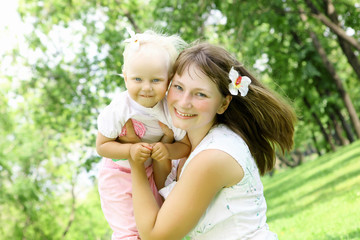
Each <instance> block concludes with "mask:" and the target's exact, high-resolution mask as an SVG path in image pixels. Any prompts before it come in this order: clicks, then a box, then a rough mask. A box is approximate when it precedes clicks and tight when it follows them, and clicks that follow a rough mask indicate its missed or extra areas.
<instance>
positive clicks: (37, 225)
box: [0, 0, 360, 239]
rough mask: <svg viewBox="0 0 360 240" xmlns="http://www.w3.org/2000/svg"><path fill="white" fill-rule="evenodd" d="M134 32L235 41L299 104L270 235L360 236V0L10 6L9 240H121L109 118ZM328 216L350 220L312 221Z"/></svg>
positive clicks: (38, 1) (26, 1) (4, 3)
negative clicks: (108, 203)
mask: <svg viewBox="0 0 360 240" xmlns="http://www.w3.org/2000/svg"><path fill="white" fill-rule="evenodd" d="M126 27H130V28H132V29H133V30H134V31H135V32H143V31H145V30H147V29H153V30H157V31H162V32H164V33H168V34H174V33H177V34H179V35H180V36H181V37H182V38H183V39H185V40H186V41H187V42H189V43H190V42H192V41H195V40H198V39H200V40H203V41H208V42H211V43H214V44H218V45H220V46H223V47H224V48H226V49H227V50H228V51H230V52H231V53H233V54H234V55H235V56H236V57H237V58H238V60H239V61H241V62H243V63H244V65H245V66H246V67H248V68H249V69H251V70H252V72H253V73H254V74H255V75H256V76H257V77H258V78H259V79H261V80H262V81H263V82H264V83H265V84H267V85H268V86H270V87H271V88H272V89H274V90H275V91H276V92H278V93H279V94H280V95H282V96H285V97H287V98H288V99H289V100H290V101H291V102H292V104H293V105H294V107H295V108H296V111H297V114H298V122H297V126H296V134H295V146H294V149H293V151H292V152H290V153H287V154H286V155H284V156H282V155H281V154H279V155H278V156H277V157H278V159H277V165H276V169H275V170H274V171H272V172H271V173H270V174H268V175H267V176H265V177H264V178H263V181H264V186H265V196H266V197H267V200H268V205H269V213H268V217H269V219H268V220H269V225H270V228H271V229H272V230H274V231H275V232H277V233H278V235H279V237H280V239H360V223H359V222H360V221H359V219H360V212H359V210H355V209H356V208H357V209H359V208H360V201H359V198H360V187H359V185H360V184H359V182H360V177H359V175H360V163H359V160H360V150H358V149H359V148H360V141H359V139H360V121H359V114H360V62H359V60H360V56H359V53H360V2H359V1H358V0H337V1H332V0H273V1H265V0H259V1H250V0H221V1H220V0H209V1H205V0H198V1H185V0H153V1H150V0H11V1H10V0H0V136H1V138H0V212H1V214H0V239H110V236H111V231H110V229H109V227H108V225H107V223H106V221H105V219H104V217H103V215H102V212H101V209H100V202H99V197H98V193H97V185H96V184H97V181H96V175H97V170H98V164H99V161H100V157H99V156H98V155H97V153H96V151H95V137H96V133H97V130H96V119H97V115H98V114H99V112H100V111H101V109H102V108H103V107H104V106H105V105H106V104H108V103H109V102H110V100H111V98H112V97H113V96H114V94H116V93H119V92H121V91H123V90H124V82H123V79H122V78H121V77H119V76H118V75H117V74H119V73H121V68H122V60H123V59H122V51H123V48H124V44H123V40H124V39H126V38H128V37H129V34H128V33H127V31H126ZM350 153H351V154H350ZM346 154H350V155H346ZM330 160H331V161H332V163H333V164H332V165H328V168H326V169H325V168H324V166H325V164H330V163H328V162H329V161H330ZM306 164H308V165H306ZM309 164H313V165H309ZM345 166H346V168H345ZM339 169H348V170H342V171H347V172H339V173H338V175H339V176H337V175H336V178H332V176H335V175H334V173H335V171H338V170H339ZM311 170H314V173H312V176H313V177H304V176H305V175H304V174H305V173H306V172H309V171H311ZM320 173H321V174H320ZM314 176H316V178H315V177H314ZM341 176H342V177H341ZM344 176H345V177H344ZM301 177H304V178H303V179H302V178H301ZM320 178H321V179H322V181H323V182H318V184H319V185H314V181H315V180H316V181H317V180H319V179H320ZM292 181H296V184H295V182H292ZM288 183H292V184H291V186H289V185H287V184H288ZM340 183H341V184H340ZM271 184H273V185H271ZM302 184H303V186H305V185H306V184H308V188H306V190H299V189H298V187H299V186H301V185H302ZM335 185H336V186H337V187H339V188H341V189H338V188H335V187H334V186H335ZM319 186H320V187H319ZM295 189H297V190H295ZM298 190H299V192H297V191H298ZM340 190H341V191H340ZM295 191H296V192H295ZM301 191H305V192H302V193H300V192H301ZM321 191H323V192H321ZM324 191H326V192H324ZM319 192H320V193H321V194H320V195H318V196H316V199H318V200H317V201H312V203H311V205H309V204H308V203H307V204H306V205H298V206H295V205H296V204H297V203H300V202H301V201H305V200H306V198H305V197H314V194H319ZM274 193H276V194H274ZM282 193H286V194H283V196H282V198H281V199H280V198H278V197H279V196H280V195H279V194H282ZM341 193H342V194H343V195H340V194H341ZM296 194H300V195H301V196H302V198H301V197H300V198H297V197H294V196H296ZM289 196H291V197H289ZM337 196H338V197H339V196H342V197H344V198H341V199H340V198H339V199H338V200H336V201H335V200H334V199H337V198H336V197H337ZM304 199H305V200H304ZM324 199H325V200H324ZM289 201H290V202H289ZM327 201H328V202H327ZM320 202H321V203H320ZM330 202H331V204H330ZM294 204H295V205H294ZM317 204H321V205H317ZM304 206H307V207H309V208H311V209H310V210H311V211H310V212H309V213H306V214H305V213H304V212H301V211H302V210H304V209H305V208H304ZM319 206H320V207H319ZM356 206H357V207H356ZM277 207H279V208H278V210H279V211H280V213H279V212H275V211H274V210H273V212H272V210H271V209H277ZM295 207H296V209H297V210H296V211H294V208H295ZM320 208H321V209H323V212H330V211H333V209H335V208H339V209H340V211H339V213H336V214H340V216H339V215H334V216H329V215H320V218H318V219H317V220H315V221H316V222H311V219H314V216H313V214H314V213H315V214H316V212H317V211H318V210H319V209H320ZM299 214H303V215H301V217H300V215H299ZM324 214H325V213H324ZM327 214H328V213H327ZM341 214H342V215H341ZM279 219H281V221H284V222H281V221H280V222H279ZM299 219H300V220H299ZM332 219H334V220H332ZM335 219H336V220H335ZM345 219H347V220H348V221H349V223H348V222H346V221H345ZM309 221H310V225H309V226H308V227H307V228H306V229H305V230H304V225H303V224H305V223H308V222H309ZM332 221H335V222H333V224H331V222H332ZM320 222H321V223H320ZM335 223H336V224H335ZM179 224H181V223H179ZM317 224H319V225H317ZM333 225H336V226H337V228H335V230H330V229H333V227H334V226H333ZM332 231H333V232H332ZM304 234H305V235H304Z"/></svg>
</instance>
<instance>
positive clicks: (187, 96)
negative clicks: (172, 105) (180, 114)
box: [179, 93, 192, 108]
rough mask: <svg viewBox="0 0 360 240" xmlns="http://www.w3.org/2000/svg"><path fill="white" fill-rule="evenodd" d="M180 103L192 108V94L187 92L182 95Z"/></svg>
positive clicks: (184, 106) (182, 105)
mask: <svg viewBox="0 0 360 240" xmlns="http://www.w3.org/2000/svg"><path fill="white" fill-rule="evenodd" d="M179 104H180V106H181V107H183V108H191V106H192V105H191V95H190V94H189V93H185V94H183V95H182V96H181V99H180V101H179Z"/></svg>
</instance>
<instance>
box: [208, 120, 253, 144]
mask: <svg viewBox="0 0 360 240" xmlns="http://www.w3.org/2000/svg"><path fill="white" fill-rule="evenodd" d="M206 138H207V139H208V140H207V141H208V142H209V143H212V142H215V143H216V144H220V145H231V146H233V145H236V146H243V147H246V148H247V145H246V143H245V141H244V139H243V138H242V137H241V136H240V135H239V134H237V133H236V132H234V131H233V130H232V129H231V128H230V127H228V126H227V125H225V124H218V125H216V126H214V127H213V128H212V129H211V130H210V131H209V133H208V135H207V136H206Z"/></svg>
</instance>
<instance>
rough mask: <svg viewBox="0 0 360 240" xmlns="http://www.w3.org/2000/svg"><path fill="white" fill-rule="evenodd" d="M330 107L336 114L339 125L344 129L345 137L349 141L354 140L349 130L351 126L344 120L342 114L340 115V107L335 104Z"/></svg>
mask: <svg viewBox="0 0 360 240" xmlns="http://www.w3.org/2000/svg"><path fill="white" fill-rule="evenodd" d="M332 107H333V109H334V112H335V114H336V115H337V116H338V118H339V119H340V121H341V125H342V126H343V129H344V130H345V133H346V137H347V139H349V141H350V143H352V142H354V141H355V139H354V136H353V133H352V131H351V127H350V126H349V124H348V123H347V122H346V120H345V118H344V116H343V115H342V113H341V111H340V109H339V108H338V107H337V106H335V105H333V106H332Z"/></svg>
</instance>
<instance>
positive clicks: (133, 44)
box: [124, 27, 140, 50]
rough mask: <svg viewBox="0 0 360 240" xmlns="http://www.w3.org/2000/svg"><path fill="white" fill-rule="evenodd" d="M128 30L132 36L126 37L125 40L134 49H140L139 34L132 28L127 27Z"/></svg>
mask: <svg viewBox="0 0 360 240" xmlns="http://www.w3.org/2000/svg"><path fill="white" fill-rule="evenodd" d="M126 30H127V32H128V33H129V34H130V38H128V39H125V40H124V42H126V43H130V47H131V48H132V49H134V50H138V49H139V47H140V40H139V38H138V35H137V34H135V32H134V31H133V30H131V28H129V27H126Z"/></svg>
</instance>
